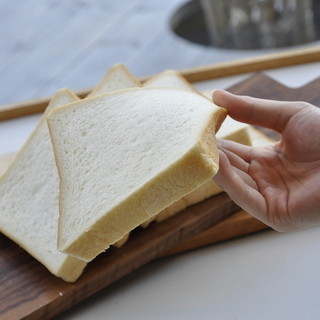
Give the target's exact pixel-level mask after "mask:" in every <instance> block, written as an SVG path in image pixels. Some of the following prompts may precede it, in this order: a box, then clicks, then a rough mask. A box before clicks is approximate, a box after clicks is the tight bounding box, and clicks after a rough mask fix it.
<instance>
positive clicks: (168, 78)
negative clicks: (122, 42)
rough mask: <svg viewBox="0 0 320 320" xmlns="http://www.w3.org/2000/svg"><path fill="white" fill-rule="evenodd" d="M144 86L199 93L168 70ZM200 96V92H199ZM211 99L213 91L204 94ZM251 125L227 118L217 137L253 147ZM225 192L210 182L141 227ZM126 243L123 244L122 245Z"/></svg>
mask: <svg viewBox="0 0 320 320" xmlns="http://www.w3.org/2000/svg"><path fill="white" fill-rule="evenodd" d="M143 85H144V86H148V87H173V88H181V89H185V90H190V91H194V92H198V91H197V90H195V89H194V87H193V86H192V85H191V84H190V83H189V82H188V81H187V80H186V79H185V78H184V77H183V76H182V75H181V74H180V73H179V72H177V71H173V70H167V71H164V72H162V73H160V74H159V75H156V76H154V77H152V78H150V79H149V80H147V81H146V82H145V83H144V84H143ZM198 93H199V94H200V92H198ZM203 95H204V96H207V97H208V98H209V99H211V91H210V92H209V91H208V92H205V93H203ZM248 128H249V125H247V124H244V123H241V122H238V121H235V120H233V119H232V118H230V117H227V118H226V119H225V120H224V122H223V123H222V125H221V127H220V129H219V131H218V132H217V133H216V137H217V138H220V139H227V140H233V141H236V142H238V143H242V144H245V145H251V140H250V137H249V132H248ZM222 191H223V190H222V189H221V188H220V187H219V186H218V185H217V184H216V183H215V182H214V181H213V180H209V181H207V182H206V183H204V184H203V185H202V186H200V188H198V189H197V190H195V191H193V192H191V193H190V194H187V195H186V196H184V197H182V198H181V199H179V200H178V201H176V202H175V203H173V204H172V205H170V206H169V207H167V208H165V209H164V210H162V211H161V212H160V213H159V214H158V215H156V216H154V217H152V218H150V219H148V220H147V221H145V222H144V223H143V224H142V225H141V226H142V227H144V228H146V227H147V226H148V225H149V224H150V223H151V222H152V221H157V222H160V221H163V220H165V219H167V218H169V217H170V216H172V215H174V214H176V213H177V212H179V211H181V210H183V209H185V208H186V207H188V206H190V205H193V204H196V203H198V202H201V201H203V200H204V199H207V198H209V197H212V196H214V195H216V194H219V193H221V192H222ZM124 242H125V241H122V242H121V245H122V244H124Z"/></svg>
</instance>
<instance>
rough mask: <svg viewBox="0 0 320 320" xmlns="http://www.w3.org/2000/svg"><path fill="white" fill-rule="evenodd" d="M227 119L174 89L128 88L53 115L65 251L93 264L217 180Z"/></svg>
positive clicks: (51, 125)
mask: <svg viewBox="0 0 320 320" xmlns="http://www.w3.org/2000/svg"><path fill="white" fill-rule="evenodd" d="M224 117H225V110H224V109H221V108H218V107H216V106H214V105H213V104H212V103H211V102H210V101H208V100H207V99H206V98H203V97H201V96H199V95H198V94H195V93H192V92H188V91H184V90H176V89H151V88H140V89H128V90H123V91H117V92H115V93H112V94H107V95H103V96H98V97H94V98H91V99H86V100H85V101H79V102H75V103H73V104H70V105H68V106H66V107H62V108H58V109H55V110H53V111H52V113H51V114H50V115H49V117H48V123H49V128H50V134H51V138H52V142H53V145H54V152H55V156H56V162H57V165H58V171H59V176H60V179H61V184H60V218H59V236H58V246H59V249H60V250H62V251H63V252H66V253H68V254H71V255H74V256H77V257H79V258H81V259H84V260H86V261H90V260H92V259H93V258H94V257H95V256H96V255H98V254H99V253H100V252H102V251H104V250H105V249H106V248H107V247H108V246H109V245H111V244H113V243H115V242H116V241H118V240H120V239H121V238H122V237H123V236H125V235H126V234H127V233H128V232H129V231H131V230H132V229H134V228H135V227H137V226H138V225H139V224H141V223H142V222H144V221H145V220H147V219H148V218H149V217H151V216H153V215H155V214H157V213H159V212H160V211H161V210H163V209H164V208H166V207H167V206H169V205H170V204H171V203H173V202H174V201H176V200H178V199H179V198H181V197H182V196H184V195H185V194H187V193H189V192H191V191H193V190H195V189H196V188H197V187H199V186H200V185H201V184H203V183H204V182H205V181H207V180H209V179H210V178H212V177H213V176H214V174H215V173H216V172H217V170H218V154H217V149H216V144H215V136H214V133H215V131H216V129H217V128H218V127H219V126H220V124H221V122H222V121H223V119H224Z"/></svg>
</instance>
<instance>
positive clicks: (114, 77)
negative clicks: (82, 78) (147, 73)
mask: <svg viewBox="0 0 320 320" xmlns="http://www.w3.org/2000/svg"><path fill="white" fill-rule="evenodd" d="M135 87H141V82H140V81H139V80H138V79H136V78H135V77H134V76H133V75H132V74H131V73H130V72H129V71H128V69H127V68H126V67H125V66H124V65H123V64H121V63H119V64H116V65H114V66H113V67H111V68H110V69H109V70H108V72H107V73H106V74H105V76H104V77H103V78H102V80H101V81H100V82H99V83H98V84H97V85H96V86H95V87H94V88H93V90H92V91H91V93H90V94H89V95H88V96H87V97H93V96H98V95H100V94H104V93H107V92H112V91H116V90H120V89H127V88H135Z"/></svg>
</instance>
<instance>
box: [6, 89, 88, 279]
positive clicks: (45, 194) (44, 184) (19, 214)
mask: <svg viewBox="0 0 320 320" xmlns="http://www.w3.org/2000/svg"><path fill="white" fill-rule="evenodd" d="M77 99H78V98H77V97H76V96H75V95H74V94H72V93H71V92H70V91H68V90H67V89H62V90H60V91H58V92H57V93H56V94H55V95H54V96H53V98H52V99H51V102H50V104H49V106H48V107H47V110H46V112H45V113H44V115H43V116H42V118H41V120H40V122H39V124H38V125H37V127H36V129H35V130H34V131H33V133H32V134H31V136H30V137H29V139H28V141H27V142H26V143H25V145H24V146H23V148H22V149H21V150H20V152H19V153H18V154H17V156H16V157H15V160H14V161H13V162H12V163H11V165H10V166H9V168H8V169H7V170H6V172H5V173H4V175H3V176H2V177H1V179H0V210H1V215H0V231H1V232H2V233H3V234H5V235H6V236H7V237H9V238H11V239H12V240H13V241H15V242H16V243H18V244H19V245H20V246H21V247H22V248H24V249H25V250H26V251H28V252H29V253H30V254H31V255H32V256H34V257H35V258H36V259H37V260H38V261H40V262H41V263H42V264H43V265H45V266H46V267H47V269H49V270H50V271H51V272H52V273H53V274H54V275H56V276H57V277H61V278H62V279H64V280H66V281H75V280H76V279H77V278H78V277H79V275H80V274H81V273H82V271H83V269H84V267H85V265H86V263H85V262H83V261H81V260H79V259H76V258H74V257H70V256H68V255H66V254H64V253H61V252H60V251H58V249H57V232H58V213H59V204H58V201H59V176H58V171H57V168H56V165H55V159H54V155H53V149H52V144H51V140H50V136H49V131H48V127H47V123H46V117H47V114H48V112H49V111H50V110H51V109H53V108H55V107H57V106H61V105H64V104H66V103H70V102H72V101H75V100H77Z"/></svg>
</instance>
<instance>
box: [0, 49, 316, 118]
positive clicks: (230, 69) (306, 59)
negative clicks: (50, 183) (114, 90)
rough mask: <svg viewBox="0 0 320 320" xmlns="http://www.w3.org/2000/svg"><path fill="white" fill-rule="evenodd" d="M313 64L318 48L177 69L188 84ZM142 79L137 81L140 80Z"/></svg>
mask: <svg viewBox="0 0 320 320" xmlns="http://www.w3.org/2000/svg"><path fill="white" fill-rule="evenodd" d="M317 61H320V46H317V47H311V48H304V49H298V50H287V51H284V52H281V53H274V54H268V55H262V56H258V57H251V58H245V59H239V60H234V61H228V62H223V63H217V64H212V65H207V66H201V67H197V68H191V69H185V70H180V72H181V74H182V75H183V76H184V77H185V78H186V79H187V80H188V81H190V82H196V81H203V80H208V79H215V78H221V77H226V76H232V75H237V74H244V73H250V72H256V71H262V70H268V69H275V68H280V67H287V66H292V65H297V64H303V63H310V62H317ZM146 79H147V78H144V79H141V81H145V80H146ZM90 91H91V88H90V89H84V90H80V91H77V92H76V94H77V95H78V96H79V97H80V98H83V97H85V96H86V95H87V94H88V93H89V92H90ZM49 100H50V97H45V98H40V99H32V100H28V101H24V102H19V103H13V104H8V105H4V106H2V107H0V121H1V120H8V119H13V118H17V117H22V116H26V115H30V114H35V113H41V112H43V111H44V110H45V108H46V107H47V105H48V103H49Z"/></svg>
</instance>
